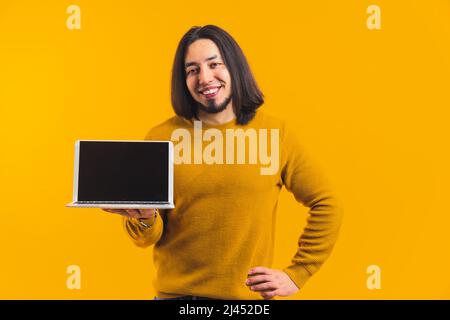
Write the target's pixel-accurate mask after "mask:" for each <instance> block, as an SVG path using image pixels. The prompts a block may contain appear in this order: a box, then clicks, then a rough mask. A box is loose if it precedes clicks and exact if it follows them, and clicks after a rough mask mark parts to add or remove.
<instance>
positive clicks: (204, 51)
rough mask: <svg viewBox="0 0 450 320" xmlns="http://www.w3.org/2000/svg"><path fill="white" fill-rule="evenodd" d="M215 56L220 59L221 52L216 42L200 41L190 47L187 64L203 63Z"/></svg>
mask: <svg viewBox="0 0 450 320" xmlns="http://www.w3.org/2000/svg"><path fill="white" fill-rule="evenodd" d="M214 55H217V57H219V58H220V50H219V48H218V47H217V45H216V44H215V43H214V41H212V40H209V39H199V40H196V41H194V42H193V43H191V45H190V46H189V47H188V50H187V53H186V58H185V62H197V63H201V62H203V61H205V60H206V59H208V58H209V57H212V56H214Z"/></svg>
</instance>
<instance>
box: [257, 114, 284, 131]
mask: <svg viewBox="0 0 450 320" xmlns="http://www.w3.org/2000/svg"><path fill="white" fill-rule="evenodd" d="M252 122H253V124H254V125H255V126H257V127H260V128H267V129H280V130H283V129H284V127H285V121H284V120H283V119H281V118H278V117H276V116H273V115H271V114H269V113H266V112H265V111H261V110H258V111H257V112H256V115H255V117H254V119H253V121H252Z"/></svg>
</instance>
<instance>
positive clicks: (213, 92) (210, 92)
mask: <svg viewBox="0 0 450 320" xmlns="http://www.w3.org/2000/svg"><path fill="white" fill-rule="evenodd" d="M221 88H222V87H214V88H208V89H207V90H204V91H203V92H201V94H202V95H203V96H204V97H205V98H207V99H212V98H215V97H216V96H217V95H218V94H219V91H220V89H221Z"/></svg>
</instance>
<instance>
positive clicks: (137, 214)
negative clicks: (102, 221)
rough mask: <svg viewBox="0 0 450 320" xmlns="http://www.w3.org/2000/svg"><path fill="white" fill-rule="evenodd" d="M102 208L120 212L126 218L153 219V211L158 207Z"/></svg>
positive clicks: (107, 210)
mask: <svg viewBox="0 0 450 320" xmlns="http://www.w3.org/2000/svg"><path fill="white" fill-rule="evenodd" d="M102 210H103V211H106V212H109V213H115V214H120V215H122V216H125V217H128V218H135V219H150V220H153V219H154V217H155V211H157V210H158V209H102Z"/></svg>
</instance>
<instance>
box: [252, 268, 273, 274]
mask: <svg viewBox="0 0 450 320" xmlns="http://www.w3.org/2000/svg"><path fill="white" fill-rule="evenodd" d="M254 274H269V275H272V274H273V270H272V269H269V268H266V267H254V268H252V269H251V270H250V271H249V273H248V275H254Z"/></svg>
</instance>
